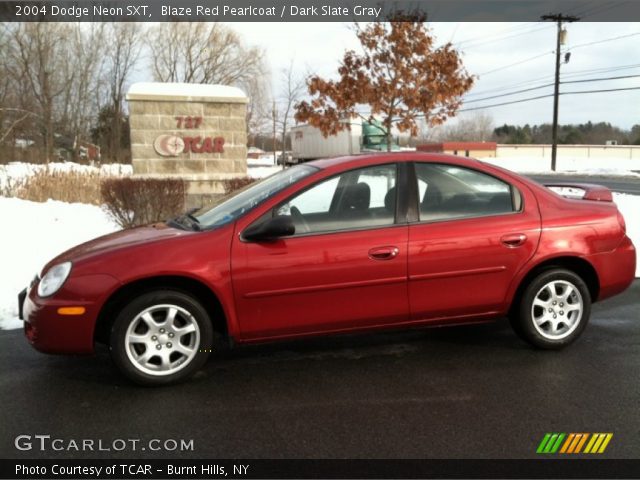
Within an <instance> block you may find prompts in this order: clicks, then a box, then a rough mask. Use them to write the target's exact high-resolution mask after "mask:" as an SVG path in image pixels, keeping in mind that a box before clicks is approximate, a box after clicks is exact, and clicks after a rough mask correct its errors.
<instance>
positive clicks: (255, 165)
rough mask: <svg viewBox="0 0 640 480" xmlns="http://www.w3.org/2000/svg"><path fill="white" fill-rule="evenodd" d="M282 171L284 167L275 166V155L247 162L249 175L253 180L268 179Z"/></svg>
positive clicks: (251, 159)
mask: <svg viewBox="0 0 640 480" xmlns="http://www.w3.org/2000/svg"><path fill="white" fill-rule="evenodd" d="M280 170H282V165H274V164H273V153H271V154H269V155H262V156H260V158H249V159H248V160H247V175H249V176H250V177H251V178H264V177H268V176H269V175H273V174H274V173H276V172H278V171H280Z"/></svg>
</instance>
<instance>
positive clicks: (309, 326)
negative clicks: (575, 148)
mask: <svg viewBox="0 0 640 480" xmlns="http://www.w3.org/2000/svg"><path fill="white" fill-rule="evenodd" d="M578 187H580V188H582V190H583V191H584V195H583V197H582V198H580V199H570V198H564V197H562V196H560V195H558V194H556V193H554V192H553V191H551V190H550V189H548V188H546V187H544V186H542V185H539V184H537V183H535V182H533V181H531V180H528V179H526V178H523V177H521V176H519V175H516V174H514V173H512V172H510V171H507V170H503V169H501V168H498V167H494V166H491V165H487V164H485V163H482V162H480V161H477V160H473V159H465V158H460V157H454V156H448V155H436V154H420V153H397V154H380V155H366V156H357V157H347V158H336V159H328V160H321V161H316V162H312V163H307V164H303V165H298V166H295V167H293V168H289V169H287V170H284V171H282V172H280V173H277V174H275V175H273V176H271V177H269V178H267V179H265V180H262V181H261V182H258V183H255V184H253V185H251V186H250V187H248V188H245V189H243V190H241V191H237V192H234V193H233V194H232V195H230V196H228V197H226V198H223V199H222V200H221V201H220V202H219V203H218V204H216V205H214V206H213V207H210V208H206V209H202V210H200V211H198V212H194V213H192V214H185V215H183V216H180V217H178V218H176V219H174V220H171V221H169V222H167V223H160V224H155V225H149V226H145V227H140V228H135V229H132V230H125V231H122V232H118V233H114V234H112V235H107V236H105V237H101V238H98V239H96V240H93V241H91V242H88V243H85V244H83V245H79V246H77V247H75V248H73V249H71V250H69V251H67V252H65V253H63V254H62V255H60V256H59V257H57V258H55V259H54V260H52V261H51V262H50V263H49V264H48V265H46V266H45V268H44V269H43V270H42V272H41V274H40V276H38V277H36V278H35V279H34V281H33V282H32V284H31V286H30V288H29V289H27V290H25V291H24V292H23V293H22V294H21V296H20V304H21V315H22V317H23V318H24V320H25V333H26V336H27V338H28V339H29V341H30V342H31V344H32V345H33V346H34V347H35V348H36V349H38V350H40V351H43V352H49V353H91V352H93V350H94V345H95V344H96V342H103V343H106V344H108V345H109V348H110V350H111V353H112V357H113V360H114V362H115V364H116V365H117V366H118V367H119V369H120V370H121V371H122V372H123V373H124V374H126V375H127V376H128V377H129V378H131V379H133V380H134V381H137V382H139V383H142V384H164V383H169V382H173V381H176V380H180V379H183V378H185V377H187V376H189V375H190V374H192V373H193V372H194V371H196V370H197V369H199V368H201V367H202V365H203V364H204V362H205V360H206V359H207V356H208V354H209V352H210V351H211V349H212V348H215V345H216V344H217V340H218V339H219V338H221V337H225V338H228V339H230V340H232V341H233V342H235V343H250V342H264V341H270V340H278V339H290V338H294V337H302V336H311V335H320V334H328V333H337V332H353V331H356V330H374V329H380V328H398V327H408V326H430V325H453V324H461V323H475V322H484V321H488V320H492V319H496V318H499V317H504V316H508V317H509V318H510V319H511V322H512V324H513V327H514V329H515V331H516V332H517V333H518V334H519V335H520V336H521V337H522V338H524V339H525V340H526V341H528V342H529V343H531V344H533V345H534V346H536V347H540V348H547V349H551V348H560V347H563V346H565V345H567V344H569V343H571V342H572V341H574V340H575V339H576V338H577V337H578V336H579V335H580V334H581V333H582V331H583V330H584V329H585V327H586V325H587V321H588V320H589V314H590V308H591V304H592V302H595V301H599V300H602V299H605V298H607V297H610V296H612V295H615V294H618V293H620V292H622V291H623V290H624V289H626V288H627V287H628V286H629V285H630V284H631V282H632V281H633V278H634V273H635V263H636V253H635V249H634V247H633V244H632V243H631V240H630V239H629V238H628V237H627V235H626V233H625V223H624V220H623V218H622V215H621V214H620V213H619V212H618V210H617V208H616V205H615V204H614V203H613V202H612V197H611V192H609V191H608V190H607V189H606V188H604V187H598V186H594V185H581V186H578Z"/></svg>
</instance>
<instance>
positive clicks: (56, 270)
mask: <svg viewBox="0 0 640 480" xmlns="http://www.w3.org/2000/svg"><path fill="white" fill-rule="evenodd" d="M70 272H71V262H64V263H61V264H59V265H55V266H53V267H51V268H50V269H49V270H48V271H47V273H45V274H44V276H43V277H42V279H41V280H40V283H39V284H38V295H39V296H40V297H49V296H51V295H53V294H54V293H56V292H57V291H58V290H60V287H62V285H63V284H64V282H65V280H66V279H67V277H68V276H69V273H70Z"/></svg>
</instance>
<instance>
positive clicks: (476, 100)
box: [464, 83, 553, 104]
mask: <svg viewBox="0 0 640 480" xmlns="http://www.w3.org/2000/svg"><path fill="white" fill-rule="evenodd" d="M551 86H553V83H547V84H545V85H539V86H537V87H531V88H525V89H523V90H517V91H515V92H511V93H503V94H501V95H493V96H491V97H484V98H475V99H473V100H467V101H465V102H464V103H465V104H467V103H474V102H482V101H483V100H491V99H494V98H501V97H510V96H511V95H517V94H518V93H524V92H531V91H532V90H540V89H541V88H546V87H551Z"/></svg>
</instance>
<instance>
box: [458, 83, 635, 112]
mask: <svg viewBox="0 0 640 480" xmlns="http://www.w3.org/2000/svg"><path fill="white" fill-rule="evenodd" d="M629 90H640V87H626V88H608V89H601V90H578V91H573V92H560V93H559V94H558V95H582V94H586V93H606V92H621V91H629ZM553 96H554V94H553V93H550V94H547V95H538V96H537V97H529V98H523V99H520V100H512V101H510V102H502V103H494V104H492V105H484V106H481V107H471V108H464V109H461V110H458V112H460V113H461V112H470V111H472V110H484V109H485V108H494V107H502V106H504V105H514V104H516V103H524V102H531V101H533V100H540V99H542V98H550V97H553Z"/></svg>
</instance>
